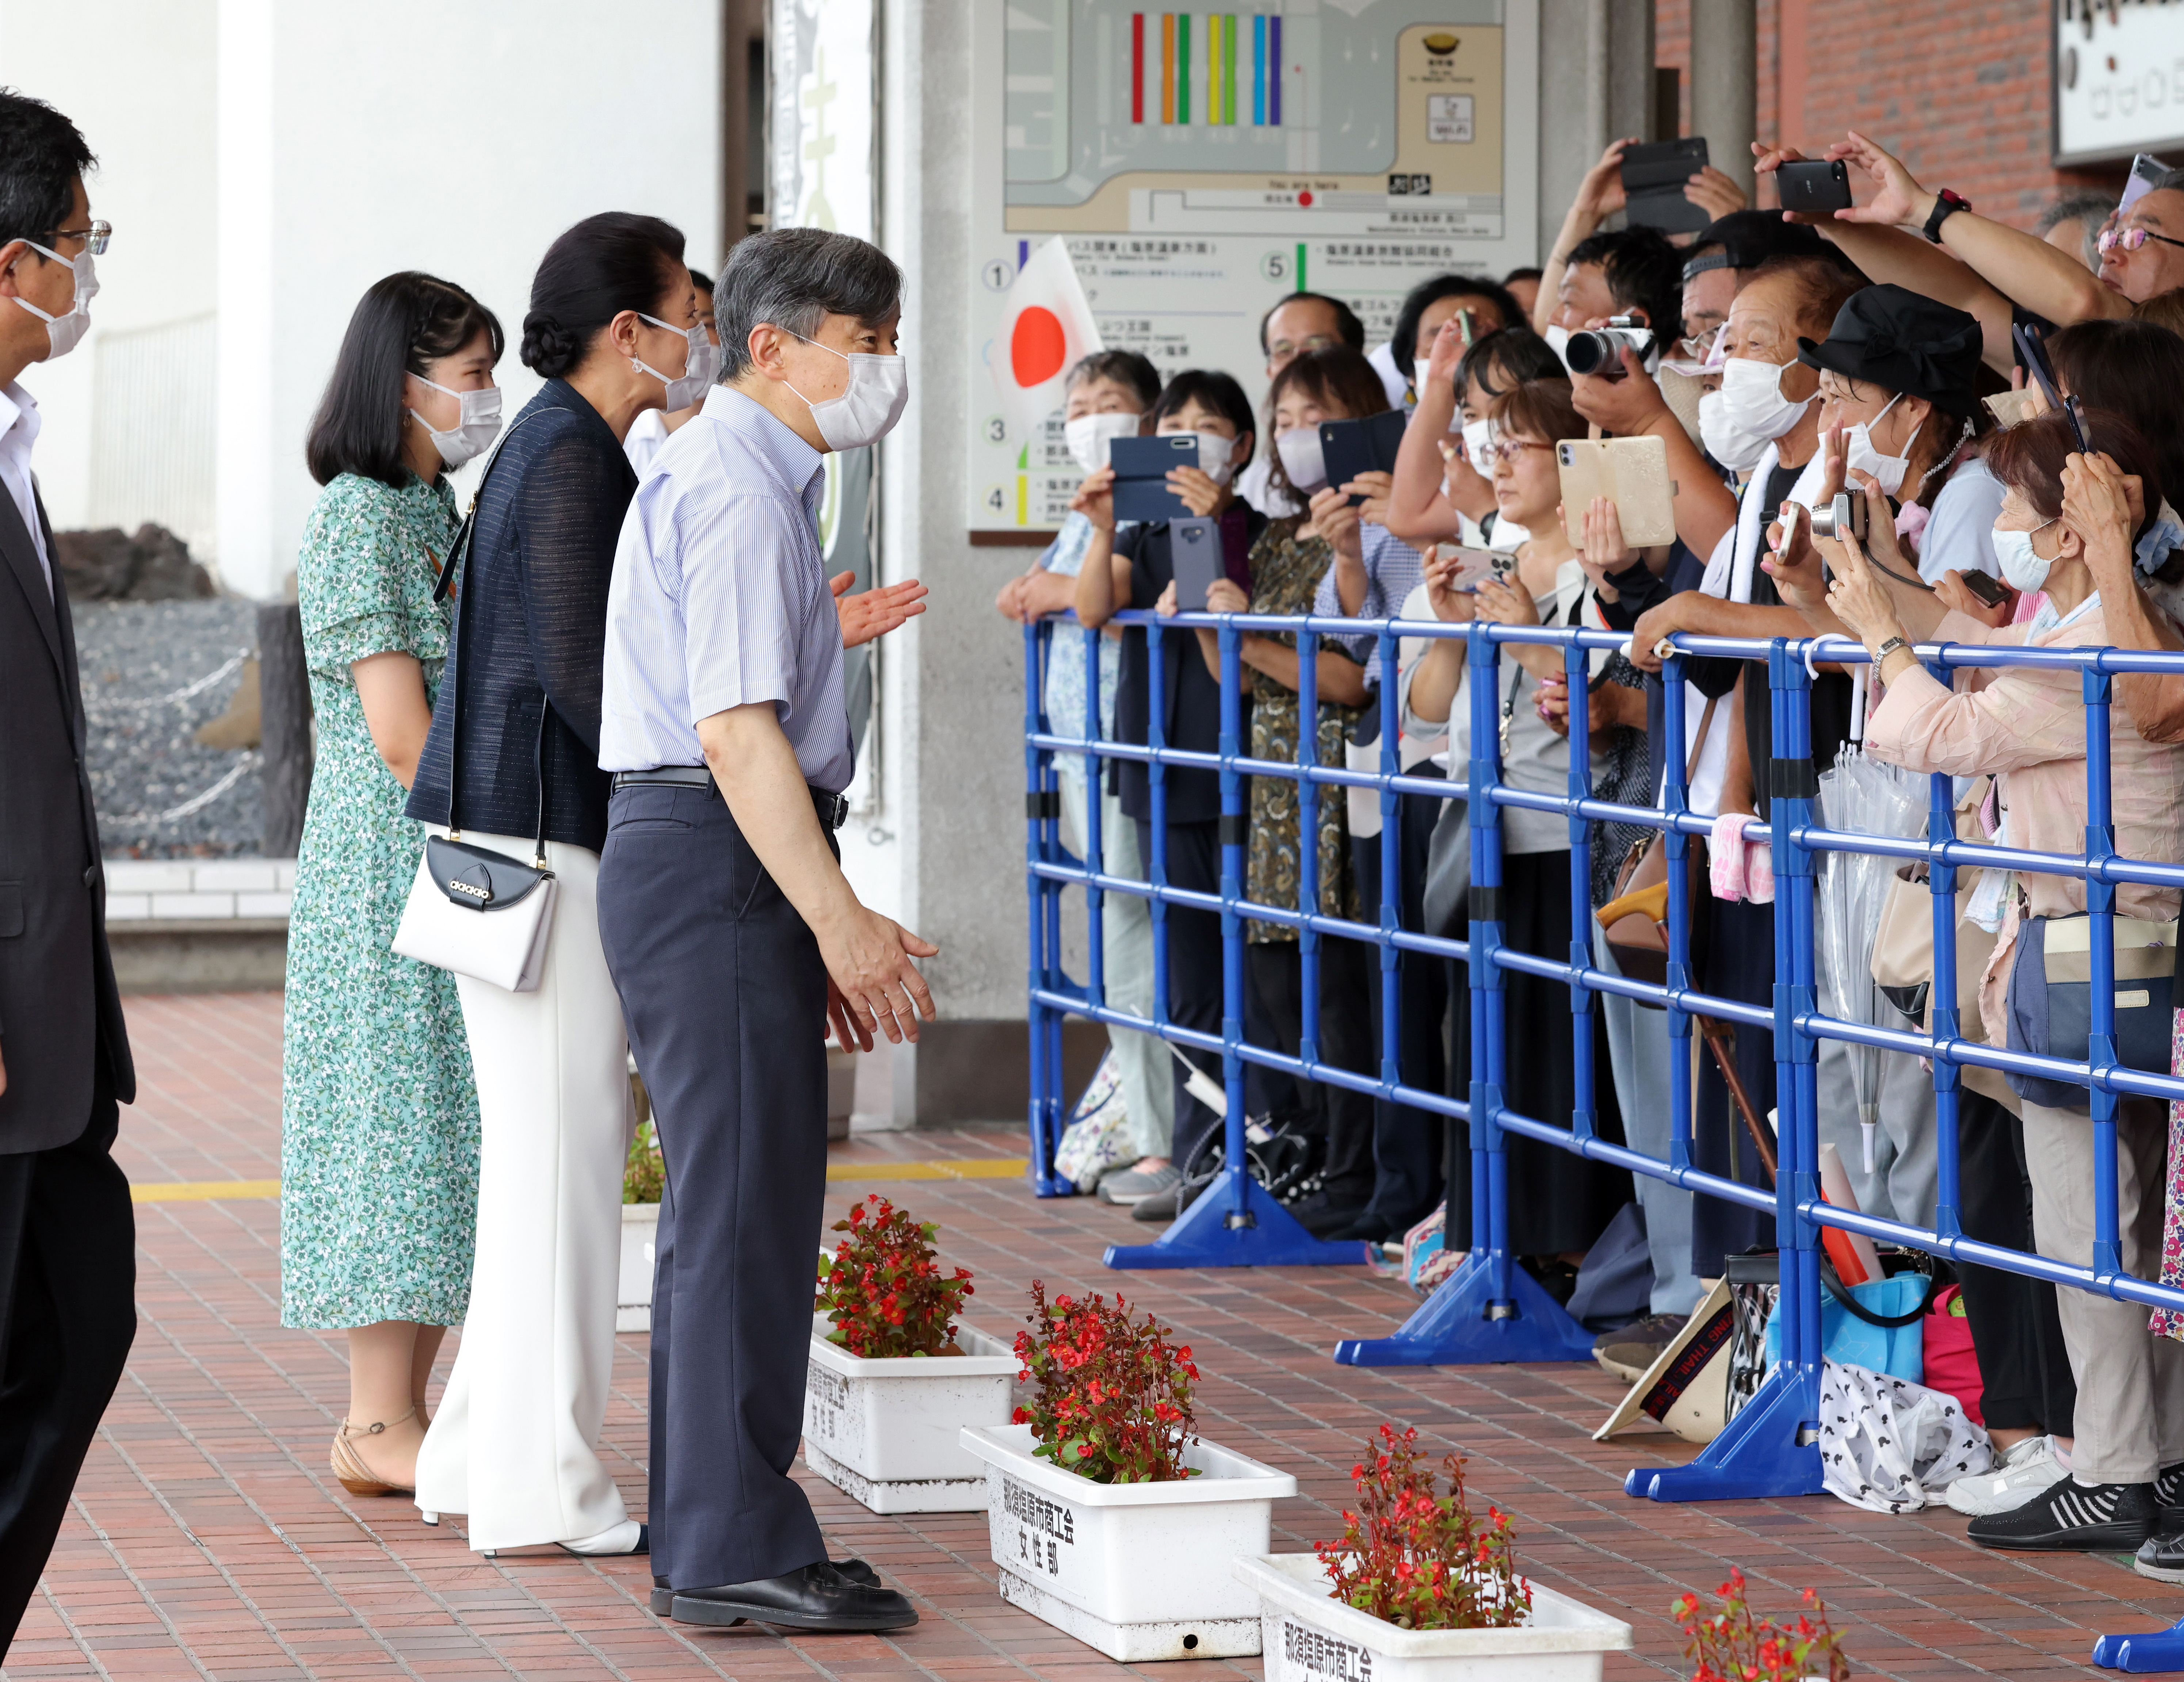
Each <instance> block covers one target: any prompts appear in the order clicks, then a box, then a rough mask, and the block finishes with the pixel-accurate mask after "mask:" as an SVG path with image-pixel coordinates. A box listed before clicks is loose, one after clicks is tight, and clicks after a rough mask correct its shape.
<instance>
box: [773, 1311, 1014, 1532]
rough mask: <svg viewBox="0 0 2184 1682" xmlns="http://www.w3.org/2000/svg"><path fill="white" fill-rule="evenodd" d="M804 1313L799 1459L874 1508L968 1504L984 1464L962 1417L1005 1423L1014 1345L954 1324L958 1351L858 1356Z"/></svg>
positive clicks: (974, 1503)
mask: <svg viewBox="0 0 2184 1682" xmlns="http://www.w3.org/2000/svg"><path fill="white" fill-rule="evenodd" d="M832 1330H833V1325H832V1324H831V1323H829V1322H828V1320H827V1317H826V1316H825V1315H824V1314H814V1315H813V1316H812V1317H811V1364H810V1365H809V1366H807V1367H805V1376H804V1463H805V1465H806V1466H809V1467H810V1468H811V1469H812V1470H813V1471H814V1472H816V1473H818V1474H819V1475H820V1476H821V1477H822V1478H824V1479H826V1480H827V1482H828V1483H830V1484H833V1485H834V1487H835V1488H836V1489H838V1490H842V1491H843V1492H844V1494H845V1495H850V1496H852V1497H854V1498H855V1499H856V1500H858V1501H862V1502H863V1503H864V1504H865V1505H866V1507H870V1508H872V1511H873V1512H978V1509H979V1508H981V1507H983V1506H985V1504H986V1476H985V1468H983V1467H982V1466H981V1465H980V1464H979V1463H978V1460H977V1458H976V1457H975V1456H972V1454H971V1453H970V1451H968V1450H967V1449H966V1448H965V1447H964V1446H963V1444H962V1442H961V1433H962V1429H963V1428H964V1427H965V1426H966V1425H1005V1424H1006V1423H1008V1417H1009V1412H1010V1404H1009V1384H1010V1382H1011V1380H1012V1379H1013V1378H1015V1377H1016V1375H1017V1372H1018V1371H1019V1370H1021V1369H1020V1368H1019V1367H1018V1364H1017V1357H1016V1353H1015V1351H1014V1349H1013V1348H1012V1347H1011V1345H1008V1344H1006V1343H1004V1342H1003V1341H1002V1340H1001V1339H999V1338H997V1337H991V1336H989V1335H988V1334H986V1333H984V1332H982V1331H979V1330H978V1329H977V1328H974V1327H971V1326H964V1325H961V1324H960V1323H959V1325H958V1327H957V1329H956V1344H957V1345H958V1346H959V1347H960V1348H961V1349H962V1351H964V1352H963V1353H962V1354H961V1355H935V1356H911V1357H907V1358H903V1359H896V1360H889V1361H865V1360H860V1359H859V1358H858V1357H857V1356H854V1355H851V1354H850V1352H849V1351H847V1350H845V1349H844V1348H843V1347H842V1346H841V1345H839V1344H834V1343H829V1342H827V1333H828V1332H830V1331H832Z"/></svg>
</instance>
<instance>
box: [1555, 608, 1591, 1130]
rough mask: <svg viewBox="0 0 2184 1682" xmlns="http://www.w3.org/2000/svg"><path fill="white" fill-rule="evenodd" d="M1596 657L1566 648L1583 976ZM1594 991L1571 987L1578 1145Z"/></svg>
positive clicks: (1577, 962)
mask: <svg viewBox="0 0 2184 1682" xmlns="http://www.w3.org/2000/svg"><path fill="white" fill-rule="evenodd" d="M1591 667H1592V661H1591V656H1590V655H1589V654H1586V653H1585V649H1584V648H1583V647H1581V646H1580V644H1578V643H1565V644H1564V645H1563V687H1564V689H1565V692H1566V693H1568V696H1569V783H1568V787H1569V797H1570V801H1571V805H1570V812H1569V844H1570V862H1569V907H1570V938H1569V961H1570V967H1571V969H1573V970H1574V971H1575V972H1577V973H1578V974H1580V975H1583V974H1584V973H1585V971H1586V970H1587V969H1589V968H1590V967H1591V964H1592V823H1591V820H1590V819H1588V818H1585V817H1584V816H1580V814H1579V811H1578V808H1577V804H1576V803H1577V802H1578V801H1580V800H1587V799H1591V798H1592V693H1591ZM1597 1008H1598V1006H1597V1005H1596V1004H1595V1003H1594V1002H1593V996H1592V989H1591V988H1589V987H1587V986H1585V983H1582V982H1573V983H1571V985H1570V1041H1571V1048H1570V1049H1571V1053H1572V1063H1571V1067H1572V1070H1573V1072H1574V1075H1575V1077H1576V1079H1575V1083H1574V1087H1573V1092H1574V1096H1575V1099H1576V1103H1575V1106H1574V1108H1573V1109H1572V1110H1571V1111H1570V1133H1572V1135H1573V1136H1574V1137H1575V1138H1578V1139H1591V1137H1592V1136H1593V1098H1594V1095H1595V1091H1594V1080H1595V1077H1596V1071H1595V1069H1594V1067H1593V1055H1592V1054H1593V1047H1594V1044H1595V1043H1596V1041H1595V1036H1594V1033H1593V1028H1594V1023H1593V1019H1592V1013H1593V1011H1595V1010H1596V1009H1597Z"/></svg>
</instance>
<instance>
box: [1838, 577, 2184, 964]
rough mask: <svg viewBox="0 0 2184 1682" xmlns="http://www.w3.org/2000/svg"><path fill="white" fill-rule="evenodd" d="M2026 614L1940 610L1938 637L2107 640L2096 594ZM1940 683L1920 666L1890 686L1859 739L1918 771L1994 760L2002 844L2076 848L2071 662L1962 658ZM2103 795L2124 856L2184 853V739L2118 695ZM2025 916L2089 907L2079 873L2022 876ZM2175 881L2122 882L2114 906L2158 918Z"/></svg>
mask: <svg viewBox="0 0 2184 1682" xmlns="http://www.w3.org/2000/svg"><path fill="white" fill-rule="evenodd" d="M1927 640H1928V641H1930V642H1936V643H2008V644H2012V645H2015V646H2030V647H2035V648H2086V647H2093V648H2099V647H2104V646H2106V645H2107V644H2108V643H2109V640H2110V639H2109V634H2108V625H2107V620H2106V618H2105V616H2104V615H2103V612H2102V610H2101V608H2100V607H2099V605H2098V604H2095V605H2093V606H2092V607H2091V608H2089V609H2087V610H2086V611H2085V612H2084V613H2082V614H2081V615H2079V616H2078V617H2077V618H2076V619H2075V620H2074V621H2071V622H2070V623H2069V624H2067V625H2060V626H2056V627H2052V628H2051V629H2049V630H2048V631H2045V632H2042V633H2040V634H2039V635H2038V636H2033V635H2031V627H2030V626H2027V625H2006V626H2003V627H2001V628H2000V629H1998V630H1997V629H1993V628H1991V627H1987V626H1986V625H1982V624H1981V623H1980V621H1977V620H1975V619H1973V618H1971V617H1970V616H1969V615H1964V614H1961V613H1952V614H1949V615H1947V617H1945V618H1944V619H1943V620H1942V622H1941V623H1940V624H1939V625H1938V626H1936V627H1935V629H1934V632H1933V633H1932V635H1931V637H1930V638H1927ZM1956 679H1957V688H1954V689H1950V688H1944V687H1943V686H1942V684H1941V683H1939V682H1936V681H1935V679H1934V677H1932V676H1931V674H1930V673H1929V672H1928V671H1926V669H1925V667H1924V666H1914V667H1913V668H1912V669H1911V670H1910V671H1906V672H1904V673H1903V674H1902V675H1901V676H1900V677H1897V680H1896V681H1895V682H1893V683H1892V684H1890V685H1889V686H1888V693H1887V694H1886V697H1885V698H1884V699H1882V701H1881V703H1880V706H1879V707H1877V708H1875V710H1874V712H1873V715H1872V716H1871V717H1870V718H1869V720H1868V721H1867V722H1866V749H1867V751H1869V753H1871V754H1872V755H1873V756H1874V757H1875V759H1877V760H1886V761H1887V762H1888V763H1889V764H1891V765H1900V766H1905V767H1907V768H1908V769H1909V770H1912V771H1946V772H1947V773H1948V774H1949V775H1951V776H1953V777H1970V776H1973V775H1975V774H1977V773H1980V772H1982V771H1995V772H1999V773H2000V777H1999V782H2000V785H2001V798H2002V804H2003V809H2004V810H2006V811H2007V812H2008V813H2009V831H2008V833H2009V845H2011V846H2013V847H2023V848H2028V849H2032V850H2034V851H2036V852H2042V853H2064V854H2079V855H2082V854H2083V853H2084V851H2085V848H2086V708H2085V701H2084V694H2085V689H2084V679H2083V678H2082V677H2081V676H2080V674H2079V673H2078V672H2076V671H2052V670H2049V671H2041V670H2034V669H2032V668H2029V667H2024V666H2009V667H1999V668H1996V669H1993V670H1980V669H1978V668H1973V667H1963V668H1959V669H1958V671H1957V673H1956ZM2109 797H2110V801H2111V805H2112V809H2113V810H2114V819H2115V844H2116V850H2117V851H2118V852H2120V853H2121V854H2122V855H2124V856H2125V857H2126V858H2133V859H2148V860H2155V861H2158V862H2161V863H2176V862H2178V861H2180V860H2184V746H2170V745H2166V744H2161V743H2156V742H2149V741H2148V740H2147V739H2146V738H2144V737H2142V736H2141V735H2140V734H2139V733H2138V731H2137V728H2136V727H2134V726H2133V725H2132V723H2131V715H2130V713H2128V712H2127V711H2126V710H2124V707H2123V705H2122V704H2121V703H2120V702H2118V703H2116V704H2115V705H2113V706H2111V707H2110V709H2109ZM2019 879H2020V882H2021V883H2023V885H2024V888H2025V897H2026V899H2027V900H2028V901H2029V902H2030V904H2031V914H2032V915H2033V916H2070V915H2071V914H2072V913H2074V912H2078V911H2084V910H2085V909H2086V884H2085V881H2084V879H2083V878H2082V877H2069V876H2049V875H2045V874H2041V875H2031V874H2026V875H2024V876H2021V877H2020V878H2019ZM2176 904H2177V894H2176V890H2175V889H2174V888H2154V887H2150V886H2148V885H2147V884H2145V883H2132V882H2126V883H2119V884H2118V885H2117V888H2116V910H2117V911H2118V912H2120V914H2121V915H2123V916H2131V917H2140V918H2143V919H2145V920H2147V921H2148V922H2167V921H2168V920H2169V919H2170V918H2171V917H2173V916H2176Z"/></svg>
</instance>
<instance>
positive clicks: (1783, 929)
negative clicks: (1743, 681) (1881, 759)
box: [1768, 641, 1820, 1444]
mask: <svg viewBox="0 0 2184 1682" xmlns="http://www.w3.org/2000/svg"><path fill="white" fill-rule="evenodd" d="M1768 666H1769V674H1768V676H1769V688H1771V689H1772V691H1773V700H1774V736H1775V760H1774V764H1773V766H1772V767H1771V769H1770V772H1769V799H1768V816H1769V819H1770V820H1771V821H1772V824H1773V827H1774V832H1775V833H1774V837H1773V852H1774V862H1775V951H1776V953H1777V954H1778V955H1779V954H1781V953H1785V952H1786V953H1787V954H1789V957H1790V970H1789V974H1788V975H1787V976H1786V977H1785V976H1784V975H1783V974H1782V973H1781V972H1780V962H1779V958H1778V962H1777V968H1776V974H1775V1105H1776V1111H1777V1114H1778V1116H1779V1117H1780V1121H1779V1122H1778V1125H1777V1128H1776V1136H1777V1141H1778V1143H1777V1160H1778V1171H1777V1172H1776V1174H1775V1239H1776V1242H1777V1243H1778V1244H1779V1245H1780V1247H1781V1281H1782V1285H1781V1289H1782V1297H1781V1301H1782V1307H1783V1314H1782V1320H1783V1326H1784V1329H1785V1332H1786V1335H1785V1336H1784V1338H1783V1339H1782V1345H1781V1350H1782V1357H1781V1358H1782V1365H1783V1366H1784V1367H1786V1368H1788V1369H1789V1371H1790V1373H1791V1381H1792V1383H1793V1384H1796V1386H1797V1389H1798V1390H1799V1391H1800V1392H1801V1393H1802V1394H1801V1405H1802V1420H1803V1421H1805V1422H1809V1423H1812V1424H1814V1426H1815V1427H1816V1425H1817V1421H1818V1419H1819V1399H1820V1398H1819V1371H1820V1273H1819V1232H1818V1230H1817V1229H1816V1228H1814V1227H1813V1225H1812V1224H1811V1223H1808V1221H1806V1220H1805V1219H1803V1218H1802V1215H1801V1214H1800V1212H1799V1211H1800V1208H1801V1206H1802V1205H1803V1204H1804V1203H1805V1202H1806V1201H1807V1200H1809V1199H1812V1198H1816V1197H1818V1196H1819V1195H1820V1172H1819V1166H1820V1165H1819V1116H1820V1108H1819V1046H1818V1044H1817V1043H1816V1042H1815V1041H1814V1039H1813V1037H1812V1035H1810V1034H1809V1033H1806V1032H1805V1031H1804V1029H1802V1028H1800V1027H1799V1026H1798V1024H1799V1023H1800V1022H1802V1020H1803V1019H1804V1017H1805V1016H1808V1015H1809V1014H1810V1013H1811V1012H1812V1011H1813V1009H1814V997H1815V994H1816V990H1817V988H1816V980H1815V977H1816V970H1817V964H1816V952H1815V944H1816V937H1817V934H1818V929H1817V927H1816V923H1817V919H1816V917H1815V916H1814V911H1815V909H1816V908H1815V905H1814V890H1815V883H1814V870H1813V855H1812V854H1811V852H1810V851H1809V850H1808V849H1807V848H1806V847H1805V846H1804V844H1802V842H1801V841H1799V840H1798V838H1797V837H1798V835H1799V833H1801V832H1802V830H1803V829H1804V828H1805V827H1806V826H1807V825H1808V824H1809V823H1810V822H1812V812H1813V802H1814V799H1815V797H1816V796H1817V795H1818V794H1819V778H1818V777H1817V775H1816V774H1815V772H1814V767H1813V715H1812V700H1813V691H1812V682H1811V679H1810V678H1809V677H1808V675H1807V673H1806V670H1805V664H1804V661H1803V660H1802V659H1801V658H1800V657H1799V656H1798V655H1797V654H1794V653H1792V652H1791V650H1790V649H1789V648H1788V646H1787V645H1786V643H1782V642H1780V641H1778V642H1776V643H1775V649H1774V652H1773V653H1772V654H1771V655H1770V656H1769V660H1768ZM1798 1440H1799V1442H1800V1443H1801V1444H1802V1442H1803V1441H1804V1440H1805V1439H1804V1436H1803V1434H1802V1427H1801V1431H1800V1435H1799V1438H1798Z"/></svg>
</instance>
